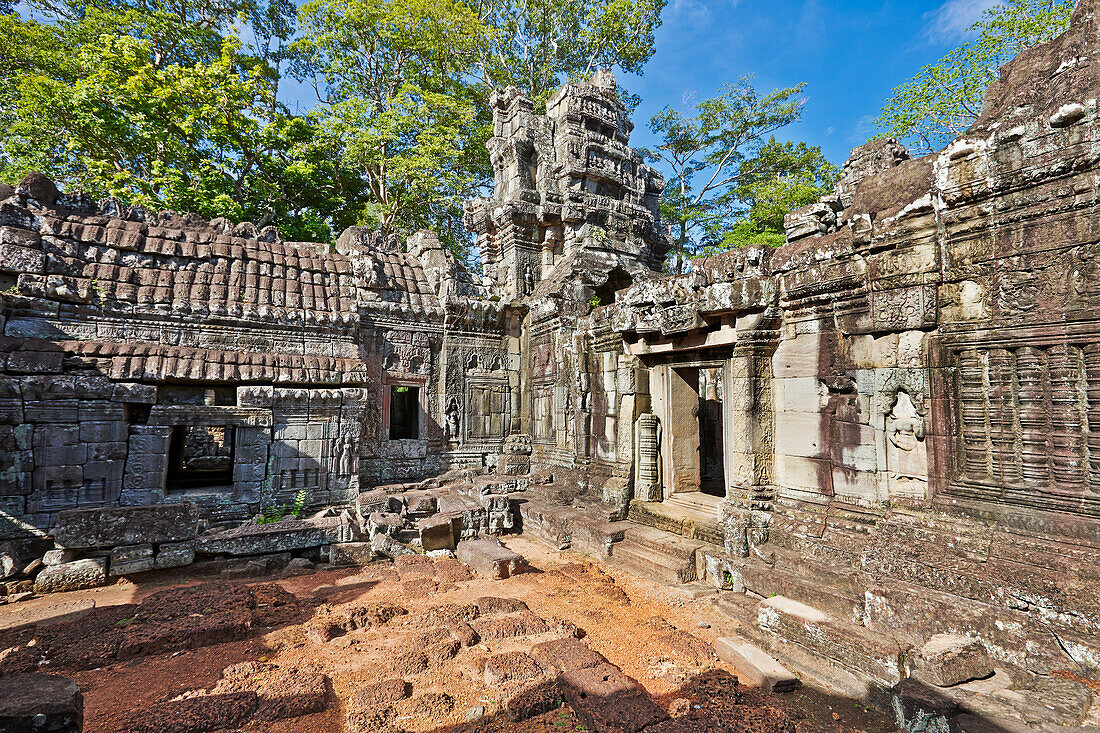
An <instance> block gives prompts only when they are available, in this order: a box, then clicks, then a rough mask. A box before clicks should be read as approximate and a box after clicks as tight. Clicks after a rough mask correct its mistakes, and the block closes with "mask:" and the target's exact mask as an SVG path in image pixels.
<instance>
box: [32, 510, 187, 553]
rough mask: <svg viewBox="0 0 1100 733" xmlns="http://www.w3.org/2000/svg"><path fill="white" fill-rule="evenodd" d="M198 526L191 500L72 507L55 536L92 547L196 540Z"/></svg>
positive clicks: (80, 546) (69, 544)
mask: <svg viewBox="0 0 1100 733" xmlns="http://www.w3.org/2000/svg"><path fill="white" fill-rule="evenodd" d="M198 527H199V508H198V507H197V506H196V505H195V504H191V503H189V502H180V503H173V504H151V505H149V506H128V507H108V508H103V509H69V510H66V511H63V512H61V513H60V515H59V516H58V520H57V526H55V527H54V530H53V538H54V541H55V542H56V543H57V544H58V545H59V546H61V547H64V548H67V549H92V548H97V547H115V546H117V545H140V544H144V543H148V542H182V541H184V540H193V539H195V536H196V535H197V534H198Z"/></svg>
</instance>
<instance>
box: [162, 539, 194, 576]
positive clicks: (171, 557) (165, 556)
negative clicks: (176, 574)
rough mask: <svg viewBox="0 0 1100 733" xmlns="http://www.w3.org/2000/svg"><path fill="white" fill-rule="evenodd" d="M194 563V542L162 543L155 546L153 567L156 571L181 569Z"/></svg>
mask: <svg viewBox="0 0 1100 733" xmlns="http://www.w3.org/2000/svg"><path fill="white" fill-rule="evenodd" d="M193 562H195V543H194V542H164V543H162V544H160V545H158V546H157V556H156V558H155V560H154V561H153V566H154V567H155V568H156V569H157V570H164V569H167V568H181V567H184V566H186V565H190V564H191V563H193Z"/></svg>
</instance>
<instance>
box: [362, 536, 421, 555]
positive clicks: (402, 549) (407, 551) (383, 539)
mask: <svg viewBox="0 0 1100 733" xmlns="http://www.w3.org/2000/svg"><path fill="white" fill-rule="evenodd" d="M370 546H371V549H372V550H374V552H375V553H376V554H379V555H384V556H386V557H388V558H390V559H394V558H398V557H401V556H402V555H415V554H416V550H414V549H412V548H411V547H409V546H408V545H403V544H401V543H400V542H398V541H397V540H395V539H394V538H393V537H390V536H389V535H384V534H376V535H375V536H374V537H372V538H371V541H370Z"/></svg>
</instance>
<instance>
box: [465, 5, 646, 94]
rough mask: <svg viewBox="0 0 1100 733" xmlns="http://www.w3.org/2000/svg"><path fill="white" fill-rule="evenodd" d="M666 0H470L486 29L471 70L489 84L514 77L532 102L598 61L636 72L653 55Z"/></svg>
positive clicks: (500, 83)
mask: <svg viewBox="0 0 1100 733" xmlns="http://www.w3.org/2000/svg"><path fill="white" fill-rule="evenodd" d="M664 6H665V0H475V5H474V7H475V9H476V11H477V13H478V16H479V18H480V19H481V21H482V22H483V23H484V24H485V25H486V26H487V27H488V28H490V29H491V33H489V34H488V36H487V38H486V40H487V43H485V44H484V45H483V46H482V47H481V49H480V53H479V57H478V60H477V67H476V72H477V75H478V76H479V78H480V80H481V81H482V83H483V84H484V85H486V87H488V88H490V89H492V88H503V87H506V86H508V85H514V86H517V87H519V88H521V89H524V90H525V91H526V92H527V94H528V96H530V97H531V98H532V99H533V100H534V101H535V102H536V104H542V103H545V101H546V99H547V98H548V97H549V96H550V94H552V93H553V92H554V90H556V89H557V88H558V86H559V85H560V84H561V83H562V82H563V81H576V80H579V79H582V78H585V77H587V76H589V75H590V74H591V73H592V72H593V71H595V70H596V69H597V68H604V69H619V70H621V71H624V72H628V73H633V74H641V73H642V72H643V71H644V68H645V64H646V62H647V61H649V59H650V57H652V56H653V52H654V50H655V48H654V34H655V33H656V30H657V28H658V27H660V25H661V11H662V10H663V9H664Z"/></svg>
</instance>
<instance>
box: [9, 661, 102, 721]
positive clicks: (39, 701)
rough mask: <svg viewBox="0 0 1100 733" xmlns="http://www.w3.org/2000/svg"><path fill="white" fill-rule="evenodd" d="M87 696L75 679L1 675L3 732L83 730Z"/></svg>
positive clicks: (33, 675)
mask: <svg viewBox="0 0 1100 733" xmlns="http://www.w3.org/2000/svg"><path fill="white" fill-rule="evenodd" d="M83 729H84V696H83V695H82V694H81V692H80V688H79V687H77V684H76V683H75V682H73V681H72V680H69V679H66V678H64V677H56V676H53V675H46V674H38V673H27V674H9V675H0V731H10V733H39V731H41V732H42V733H80V732H81V731H82V730H83Z"/></svg>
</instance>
